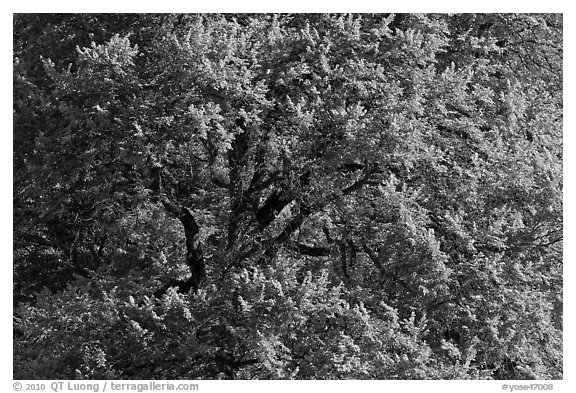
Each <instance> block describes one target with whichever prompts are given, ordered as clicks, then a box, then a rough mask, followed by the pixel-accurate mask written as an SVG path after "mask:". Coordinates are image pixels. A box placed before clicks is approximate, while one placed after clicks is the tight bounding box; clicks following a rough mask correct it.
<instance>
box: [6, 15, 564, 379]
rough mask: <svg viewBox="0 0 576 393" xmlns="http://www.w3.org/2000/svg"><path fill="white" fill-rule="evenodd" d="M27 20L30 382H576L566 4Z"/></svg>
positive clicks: (20, 158)
mask: <svg viewBox="0 0 576 393" xmlns="http://www.w3.org/2000/svg"><path fill="white" fill-rule="evenodd" d="M13 31H14V37H13V40H14V67H13V68H14V76H13V83H14V89H13V96H14V99H13V105H14V112H13V113H14V120H13V123H14V130H13V133H14V151H13V152H14V160H13V165H14V167H13V173H14V184H13V200H14V201H13V203H14V249H13V252H14V377H15V378H18V379H36V378H40V379H57V378H63V379H76V378H78V379H91V378H94V379H108V378H110V379H194V378H228V379H234V378H239V379H323V378H327V379H341V378H353V379H558V378H562V234H563V232H562V16H561V15H556V14H530V15H527V14H451V15H447V14H425V15H417V14H397V15H394V14H370V15H368V14H366V15H365V14H362V15H354V14H352V15H339V14H336V15H324V14H310V15H308V14H282V15H268V14H224V15H220V14H206V15H196V14H191V15H184V14H175V15H170V14H162V15H155V14H119V15H116V14H105V15H100V14H67V15H60V14H43V15H34V14H21V15H18V14H16V15H14V30H13Z"/></svg>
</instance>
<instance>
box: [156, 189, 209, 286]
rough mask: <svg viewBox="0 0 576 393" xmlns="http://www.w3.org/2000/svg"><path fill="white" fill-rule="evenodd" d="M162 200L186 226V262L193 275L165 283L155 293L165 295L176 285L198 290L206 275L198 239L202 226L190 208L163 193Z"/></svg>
mask: <svg viewBox="0 0 576 393" xmlns="http://www.w3.org/2000/svg"><path fill="white" fill-rule="evenodd" d="M161 200H162V204H163V205H164V206H165V207H166V210H168V211H169V212H170V213H171V214H173V215H174V216H175V217H176V218H177V219H178V220H180V222H181V223H182V226H183V227H184V235H185V237H186V262H187V263H188V266H189V267H190V271H191V273H192V275H191V276H190V278H189V279H188V280H186V281H173V282H171V283H169V284H167V285H165V286H164V287H163V288H162V289H160V290H158V291H157V292H156V294H155V295H156V296H161V295H163V294H164V293H165V292H166V290H167V289H168V288H169V287H171V286H176V287H177V288H178V291H179V292H188V291H189V290H190V289H193V290H194V291H197V290H198V287H199V286H200V283H201V282H202V280H203V279H204V275H205V263H204V255H203V253H202V246H201V244H200V241H199V239H198V234H199V232H200V228H199V227H198V224H197V223H196V220H195V219H194V216H193V215H192V213H191V212H190V210H188V209H187V208H185V207H183V206H180V205H178V204H175V203H173V202H172V201H171V200H170V199H168V197H167V196H166V195H162V199H161Z"/></svg>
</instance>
